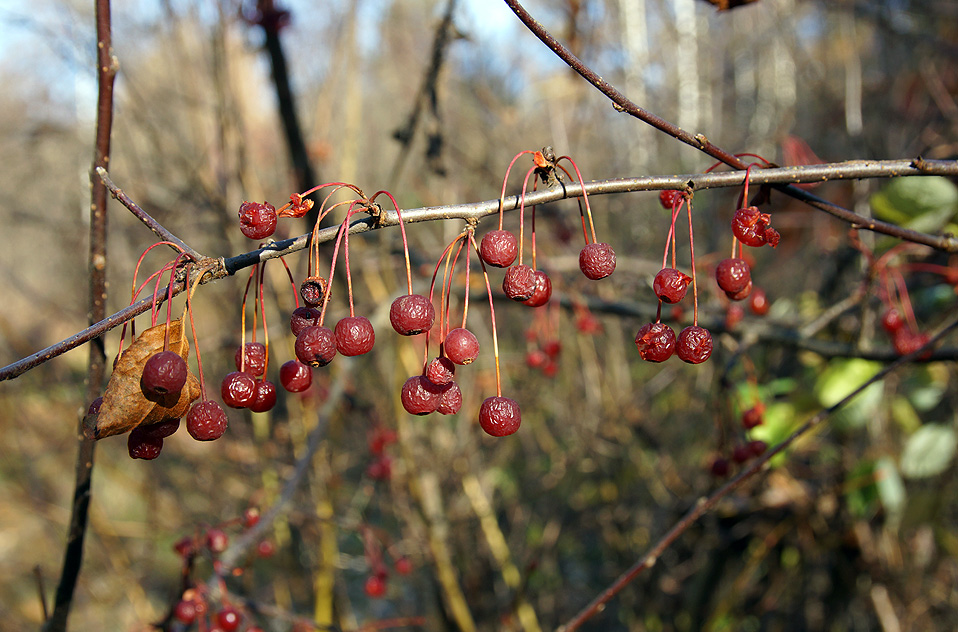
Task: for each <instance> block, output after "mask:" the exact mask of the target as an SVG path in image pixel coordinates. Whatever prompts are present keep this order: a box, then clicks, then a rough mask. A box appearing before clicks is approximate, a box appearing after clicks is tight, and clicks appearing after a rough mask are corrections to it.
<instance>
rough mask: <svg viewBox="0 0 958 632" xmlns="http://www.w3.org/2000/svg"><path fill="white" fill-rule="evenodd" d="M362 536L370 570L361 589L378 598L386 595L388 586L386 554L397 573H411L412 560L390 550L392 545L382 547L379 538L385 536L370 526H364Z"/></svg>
mask: <svg viewBox="0 0 958 632" xmlns="http://www.w3.org/2000/svg"><path fill="white" fill-rule="evenodd" d="M362 537H363V552H364V555H365V558H366V564H367V565H368V566H369V569H370V571H371V572H370V574H369V575H368V576H367V577H366V581H365V583H364V584H363V591H364V592H365V593H366V595H367V596H369V597H372V598H373V599H379V598H381V597H384V596H385V595H386V589H387V588H388V580H389V568H388V567H387V566H386V561H385V558H386V555H388V556H389V557H390V558H391V559H392V567H393V570H394V571H396V574H397V575H409V574H410V573H412V570H413V566H412V561H411V560H410V559H409V558H408V557H407V556H405V555H403V554H401V553H398V552H396V551H394V550H390V549H391V548H392V547H384V546H383V543H382V541H381V538H383V537H385V536H384V535H382V534H377V533H376V532H375V531H374V529H373V528H372V527H369V526H364V527H363V528H362ZM384 552H385V553H386V555H384Z"/></svg>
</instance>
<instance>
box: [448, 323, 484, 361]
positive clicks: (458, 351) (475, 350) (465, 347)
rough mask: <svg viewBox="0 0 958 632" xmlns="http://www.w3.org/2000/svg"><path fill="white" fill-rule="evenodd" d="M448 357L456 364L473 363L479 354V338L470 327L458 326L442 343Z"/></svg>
mask: <svg viewBox="0 0 958 632" xmlns="http://www.w3.org/2000/svg"><path fill="white" fill-rule="evenodd" d="M442 348H443V351H444V352H445V354H446V357H447V358H449V359H450V360H452V361H453V362H455V363H456V364H471V363H472V362H473V361H474V360H475V359H476V358H477V357H478V356H479V340H478V339H477V338H476V336H475V334H473V333H472V332H471V331H469V330H468V329H465V328H463V327H457V328H456V329H453V330H452V331H450V332H449V333H448V334H446V339H445V340H444V341H443V343H442Z"/></svg>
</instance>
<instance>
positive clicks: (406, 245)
mask: <svg viewBox="0 0 958 632" xmlns="http://www.w3.org/2000/svg"><path fill="white" fill-rule="evenodd" d="M380 193H382V194H384V195H386V196H387V197H388V198H389V201H391V202H392V203H393V208H395V209H396V217H397V218H399V232H400V233H401V234H402V252H403V256H404V257H405V258H406V293H407V294H412V266H411V265H410V264H409V242H407V241H406V225H405V223H404V222H403V221H402V213H401V212H400V211H399V204H397V203H396V198H394V197H393V194H392V193H390V192H389V191H376V192H375V193H374V194H373V196H372V197H371V198H369V201H370V202H374V201H375V200H376V196H378V195H379V194H380Z"/></svg>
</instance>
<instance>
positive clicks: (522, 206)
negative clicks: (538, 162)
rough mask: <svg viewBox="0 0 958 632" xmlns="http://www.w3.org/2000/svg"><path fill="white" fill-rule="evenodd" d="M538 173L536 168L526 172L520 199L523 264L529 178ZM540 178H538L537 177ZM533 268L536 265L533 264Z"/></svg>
mask: <svg viewBox="0 0 958 632" xmlns="http://www.w3.org/2000/svg"><path fill="white" fill-rule="evenodd" d="M535 172H536V167H535V166H533V167H532V168H531V169H529V170H528V171H526V177H525V178H523V179H522V195H521V196H520V197H519V263H520V264H522V243H523V242H524V241H525V227H526V222H525V210H526V189H527V188H528V186H529V176H531V175H532V174H533V173H535ZM537 177H538V176H537ZM533 267H535V264H534V263H533Z"/></svg>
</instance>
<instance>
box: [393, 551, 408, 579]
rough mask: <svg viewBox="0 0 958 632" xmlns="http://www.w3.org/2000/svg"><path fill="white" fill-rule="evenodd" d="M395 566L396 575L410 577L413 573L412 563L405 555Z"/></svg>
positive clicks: (397, 560)
mask: <svg viewBox="0 0 958 632" xmlns="http://www.w3.org/2000/svg"><path fill="white" fill-rule="evenodd" d="M393 565H394V566H395V568H396V573H398V574H400V575H408V574H409V573H411V572H412V562H410V561H409V558H408V557H406V556H405V555H403V556H402V557H399V558H397V559H396V561H395V562H394V564H393Z"/></svg>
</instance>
